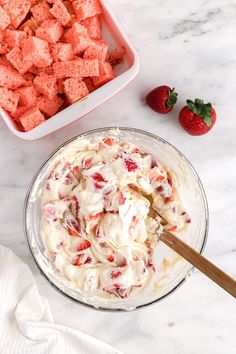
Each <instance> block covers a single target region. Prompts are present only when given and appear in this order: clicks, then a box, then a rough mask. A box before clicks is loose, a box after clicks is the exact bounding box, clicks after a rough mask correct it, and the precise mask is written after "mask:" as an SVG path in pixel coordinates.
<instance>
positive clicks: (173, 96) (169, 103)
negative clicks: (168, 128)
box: [166, 88, 178, 108]
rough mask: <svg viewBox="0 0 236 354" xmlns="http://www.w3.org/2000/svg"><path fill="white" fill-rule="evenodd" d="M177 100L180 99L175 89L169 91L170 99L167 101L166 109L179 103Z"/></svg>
mask: <svg viewBox="0 0 236 354" xmlns="http://www.w3.org/2000/svg"><path fill="white" fill-rule="evenodd" d="M177 99H178V93H177V92H175V88H173V89H171V90H170V91H169V98H168V100H167V101H166V107H167V108H170V106H173V105H174V104H175V103H176V102H177Z"/></svg>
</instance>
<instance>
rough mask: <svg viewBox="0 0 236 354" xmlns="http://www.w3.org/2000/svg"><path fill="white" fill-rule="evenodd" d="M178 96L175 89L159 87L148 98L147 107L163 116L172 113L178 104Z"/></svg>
mask: <svg viewBox="0 0 236 354" xmlns="http://www.w3.org/2000/svg"><path fill="white" fill-rule="evenodd" d="M177 97H178V94H177V92H175V89H174V88H173V89H171V88H170V87H169V86H158V87H156V88H155V89H154V90H152V91H151V92H149V94H148V95H147V97H146V103H147V105H148V106H149V107H150V108H152V109H153V110H154V111H156V112H158V113H162V114H166V113H169V112H170V111H172V109H173V107H174V105H175V103H176V102H177Z"/></svg>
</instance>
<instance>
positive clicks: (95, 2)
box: [72, 0, 102, 22]
mask: <svg viewBox="0 0 236 354" xmlns="http://www.w3.org/2000/svg"><path fill="white" fill-rule="evenodd" d="M72 4H73V7H74V12H75V14H76V18H77V20H78V21H79V22H80V21H82V20H84V19H86V18H87V17H92V16H95V15H99V14H101V13H102V9H101V6H100V4H99V0H74V1H73V3H72Z"/></svg>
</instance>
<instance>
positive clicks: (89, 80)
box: [83, 77, 96, 93]
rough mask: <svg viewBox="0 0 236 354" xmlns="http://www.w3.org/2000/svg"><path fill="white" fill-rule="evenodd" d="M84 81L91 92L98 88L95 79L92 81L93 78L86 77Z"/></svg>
mask: <svg viewBox="0 0 236 354" xmlns="http://www.w3.org/2000/svg"><path fill="white" fill-rule="evenodd" d="M83 82H84V83H85V85H86V86H87V89H88V90H89V93H90V92H93V91H94V90H96V88H95V86H94V84H93V81H92V79H91V78H90V77H85V78H84V79H83Z"/></svg>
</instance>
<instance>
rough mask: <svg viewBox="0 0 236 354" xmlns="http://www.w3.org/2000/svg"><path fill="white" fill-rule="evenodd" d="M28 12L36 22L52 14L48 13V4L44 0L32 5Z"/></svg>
mask: <svg viewBox="0 0 236 354" xmlns="http://www.w3.org/2000/svg"><path fill="white" fill-rule="evenodd" d="M30 12H31V13H32V15H33V17H34V18H35V20H36V21H37V22H38V23H41V22H43V21H45V20H50V19H52V18H53V16H52V14H51V13H50V6H49V5H48V3H47V2H46V1H43V2H40V3H39V4H37V5H35V6H32V7H31V9H30Z"/></svg>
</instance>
